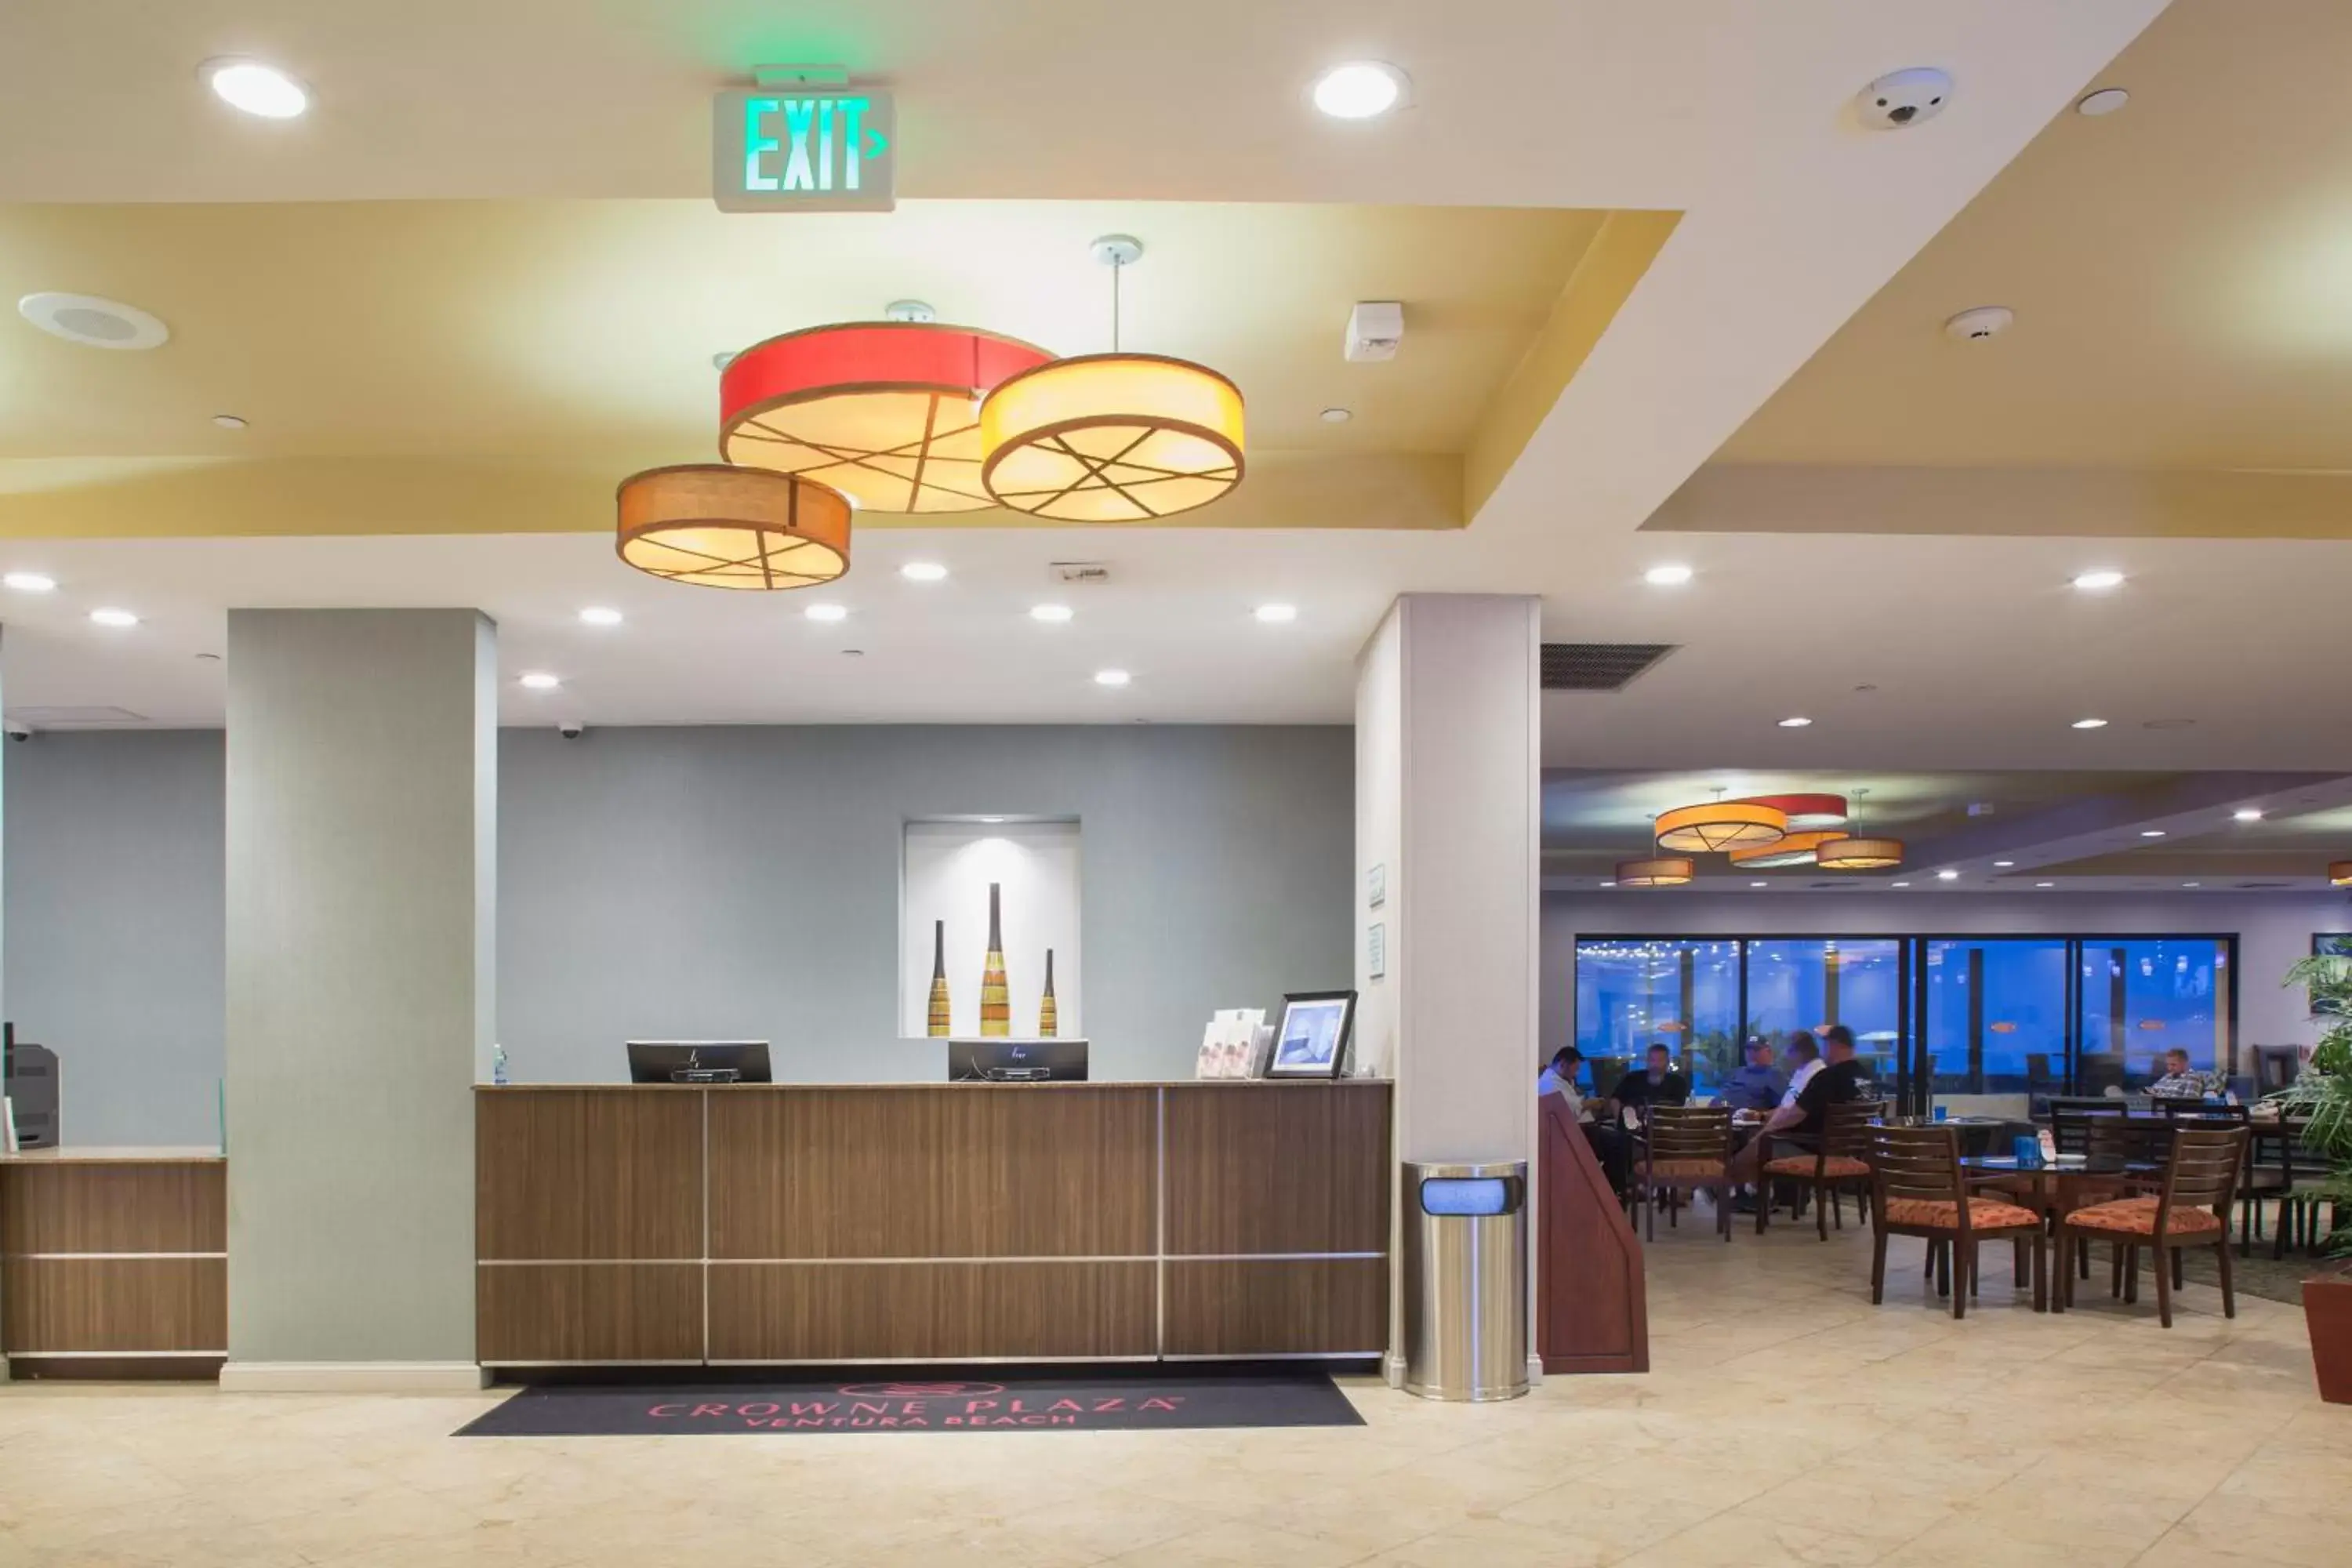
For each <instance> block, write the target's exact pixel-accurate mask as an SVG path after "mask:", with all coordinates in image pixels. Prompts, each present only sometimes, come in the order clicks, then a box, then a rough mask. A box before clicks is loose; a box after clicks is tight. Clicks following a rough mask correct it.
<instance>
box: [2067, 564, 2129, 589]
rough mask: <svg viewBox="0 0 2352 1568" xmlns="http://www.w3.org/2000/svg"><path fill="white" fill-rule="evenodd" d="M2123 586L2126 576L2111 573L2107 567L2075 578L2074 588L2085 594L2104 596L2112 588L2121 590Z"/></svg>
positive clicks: (2080, 574) (2078, 574) (2077, 575)
mask: <svg viewBox="0 0 2352 1568" xmlns="http://www.w3.org/2000/svg"><path fill="white" fill-rule="evenodd" d="M2123 585H2124V574H2122V573H2120V572H2110V571H2108V570H2107V569H2106V568H2105V567H2101V568H2100V569H2099V570H2098V571H2095V572H2080V573H2077V574H2075V576H2074V586H2075V587H2077V588H2080V589H2081V590H2082V591H2083V592H2084V593H2085V594H2104V593H2105V592H2106V591H2107V590H2108V589H2110V588H2120V587H2122V586H2123Z"/></svg>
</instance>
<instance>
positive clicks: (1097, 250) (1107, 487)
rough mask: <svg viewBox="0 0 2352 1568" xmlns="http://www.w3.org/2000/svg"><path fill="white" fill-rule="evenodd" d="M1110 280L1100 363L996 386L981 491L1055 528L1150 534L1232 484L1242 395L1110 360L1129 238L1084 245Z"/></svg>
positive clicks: (1138, 246)
mask: <svg viewBox="0 0 2352 1568" xmlns="http://www.w3.org/2000/svg"><path fill="white" fill-rule="evenodd" d="M1093 251H1094V257H1095V259H1096V260H1097V261H1099V262H1101V263H1103V264H1104V265H1105V266H1107V267H1108V268H1110V269H1111V272H1110V279H1111V307H1110V309H1111V352H1110V353H1107V354H1080V355H1077V356H1076V357H1075V358H1071V359H1060V360H1055V361H1053V362H1052V363H1048V364H1043V365H1039V366H1037V367H1036V368H1035V369H1034V370H1025V371H1022V372H1021V373H1019V374H1015V375H1012V376H1009V377H1007V378H1006V379H1005V380H1003V382H1001V383H999V384H997V386H996V388H995V390H994V391H992V392H991V393H990V394H989V395H988V398H987V401H985V402H984V403H982V405H981V407H980V445H981V454H982V456H981V466H980V479H981V483H982V485H983V486H985V487H986V488H987V490H988V493H989V495H990V496H992V498H994V499H995V500H996V502H997V504H998V505H1000V506H1003V507H1006V508H1009V509H1010V510H1013V511H1019V512H1026V513H1028V514H1029V515H1030V516H1032V517H1044V518H1052V519H1054V520H1055V521H1062V522H1150V521H1153V520H1155V519H1158V518H1162V517H1170V516H1173V515H1174V514H1175V513H1177V512H1181V511H1190V510H1192V509H1193V508H1194V507H1202V506H1206V505H1208V504H1209V503H1210V502H1211V501H1213V500H1217V499H1218V498H1219V497H1221V496H1223V495H1224V494H1225V492H1226V491H1228V490H1230V489H1233V488H1234V486H1235V485H1237V484H1239V483H1241V481H1242V395H1241V389H1240V388H1239V387H1237V386H1235V385H1234V384H1233V383H1232V382H1230V381H1228V380H1226V379H1225V378H1224V377H1223V376H1222V375H1219V374H1217V373H1216V372H1215V371H1213V370H1210V369H1207V368H1206V367H1204V366H1202V365H1197V364H1193V363H1191V362H1190V361H1188V360H1181V359H1169V358H1166V357H1164V356H1162V355H1159V354H1137V353H1121V352H1120V350H1119V346H1118V276H1119V274H1120V273H1121V272H1123V271H1125V270H1126V269H1127V268H1129V266H1131V265H1133V263H1134V262H1135V261H1136V259H1137V258H1139V257H1140V256H1142V254H1143V243H1142V241H1140V240H1138V239H1136V238H1134V237H1132V236H1129V235H1123V234H1113V235H1106V236H1104V237H1102V238H1100V239H1097V240H1096V241H1095V242H1094V246H1093Z"/></svg>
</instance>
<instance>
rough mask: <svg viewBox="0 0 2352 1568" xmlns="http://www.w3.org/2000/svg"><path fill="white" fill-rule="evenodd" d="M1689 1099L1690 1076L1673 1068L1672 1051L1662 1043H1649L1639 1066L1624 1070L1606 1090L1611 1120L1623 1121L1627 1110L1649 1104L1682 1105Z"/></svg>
mask: <svg viewBox="0 0 2352 1568" xmlns="http://www.w3.org/2000/svg"><path fill="white" fill-rule="evenodd" d="M1689 1100H1690V1079H1686V1078H1685V1077H1684V1076H1683V1075H1682V1074H1680V1073H1678V1072H1676V1071H1675V1058H1674V1053H1673V1052H1671V1051H1669V1050H1667V1049H1666V1047H1664V1046H1652V1047H1650V1049H1649V1054H1648V1057H1647V1059H1646V1060H1645V1062H1644V1063H1643V1069H1642V1070H1641V1071H1640V1072H1629V1073H1627V1074H1626V1075H1625V1076H1624V1077H1623V1078H1621V1079H1618V1080H1617V1086H1616V1087H1615V1088H1614V1089H1611V1090H1610V1091H1609V1110H1611V1111H1612V1113H1613V1114H1612V1117H1611V1120H1612V1121H1625V1120H1626V1119H1627V1118H1626V1112H1628V1111H1633V1112H1636V1113H1639V1112H1643V1111H1647V1110H1649V1108H1650V1107H1651V1106H1653V1105H1683V1104H1686V1103H1688V1102H1689ZM1636 1119H1637V1120H1638V1115H1637V1118H1636Z"/></svg>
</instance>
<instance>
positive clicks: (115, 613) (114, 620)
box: [89, 609, 139, 626]
mask: <svg viewBox="0 0 2352 1568" xmlns="http://www.w3.org/2000/svg"><path fill="white" fill-rule="evenodd" d="M89 618H90V619H91V620H93V621H96V622H97V623H98V624H99V625H100V626H137V625H138V624H139V617H138V616H134V615H132V614H131V612H130V611H129V610H112V609H100V610H92V611H91V612H90V613H89Z"/></svg>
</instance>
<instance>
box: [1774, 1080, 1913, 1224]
mask: <svg viewBox="0 0 2352 1568" xmlns="http://www.w3.org/2000/svg"><path fill="white" fill-rule="evenodd" d="M1887 1110H1888V1102H1887V1101H1886V1100H1849V1101H1848V1102H1847V1103H1845V1104H1843V1105H1832V1106H1831V1107H1830V1108H1829V1109H1828V1110H1827V1111H1826V1112H1825V1113H1824V1115H1823V1119H1822V1131H1821V1136H1820V1138H1819V1139H1817V1140H1816V1143H1817V1145H1818V1146H1817V1147H1816V1148H1815V1149H1814V1150H1813V1152H1811V1153H1810V1154H1790V1155H1787V1156H1785V1157H1783V1158H1781V1159H1778V1160H1767V1161H1766V1162H1765V1163H1764V1167H1763V1173H1762V1180H1763V1191H1761V1192H1759V1193H1758V1194H1756V1234H1757V1235H1759V1236H1761V1235H1763V1234H1764V1226H1765V1221H1766V1218H1767V1216H1769V1215H1770V1213H1771V1212H1772V1201H1771V1200H1772V1178H1774V1177H1775V1176H1779V1177H1782V1178H1784V1179H1786V1180H1790V1181H1794V1182H1801V1183H1805V1184H1808V1185H1809V1186H1810V1188H1811V1192H1812V1196H1813V1228H1814V1229H1815V1230H1817V1231H1818V1232H1820V1234H1821V1238H1822V1240H1823V1241H1827V1240H1828V1239H1829V1238H1830V1222H1831V1220H1832V1218H1834V1219H1835V1220H1836V1222H1837V1227H1838V1228H1839V1229H1840V1230H1843V1229H1844V1228H1845V1213H1844V1210H1843V1205H1842V1202H1841V1199H1840V1197H1839V1194H1841V1193H1843V1192H1844V1191H1846V1190H1847V1189H1848V1188H1858V1189H1859V1190H1858V1191H1856V1192H1855V1194H1854V1204H1855V1207H1856V1209H1857V1210H1859V1211H1863V1212H1862V1213H1858V1214H1857V1215H1856V1218H1857V1221H1858V1220H1859V1219H1860V1218H1861V1217H1863V1214H1865V1213H1866V1212H1867V1210H1866V1205H1867V1204H1868V1203H1869V1200H1870V1125H1871V1123H1872V1122H1874V1121H1877V1120H1879V1119H1880V1118H1881V1117H1883V1116H1885V1114H1886V1112H1887ZM1759 1136H1762V1134H1759Z"/></svg>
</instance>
